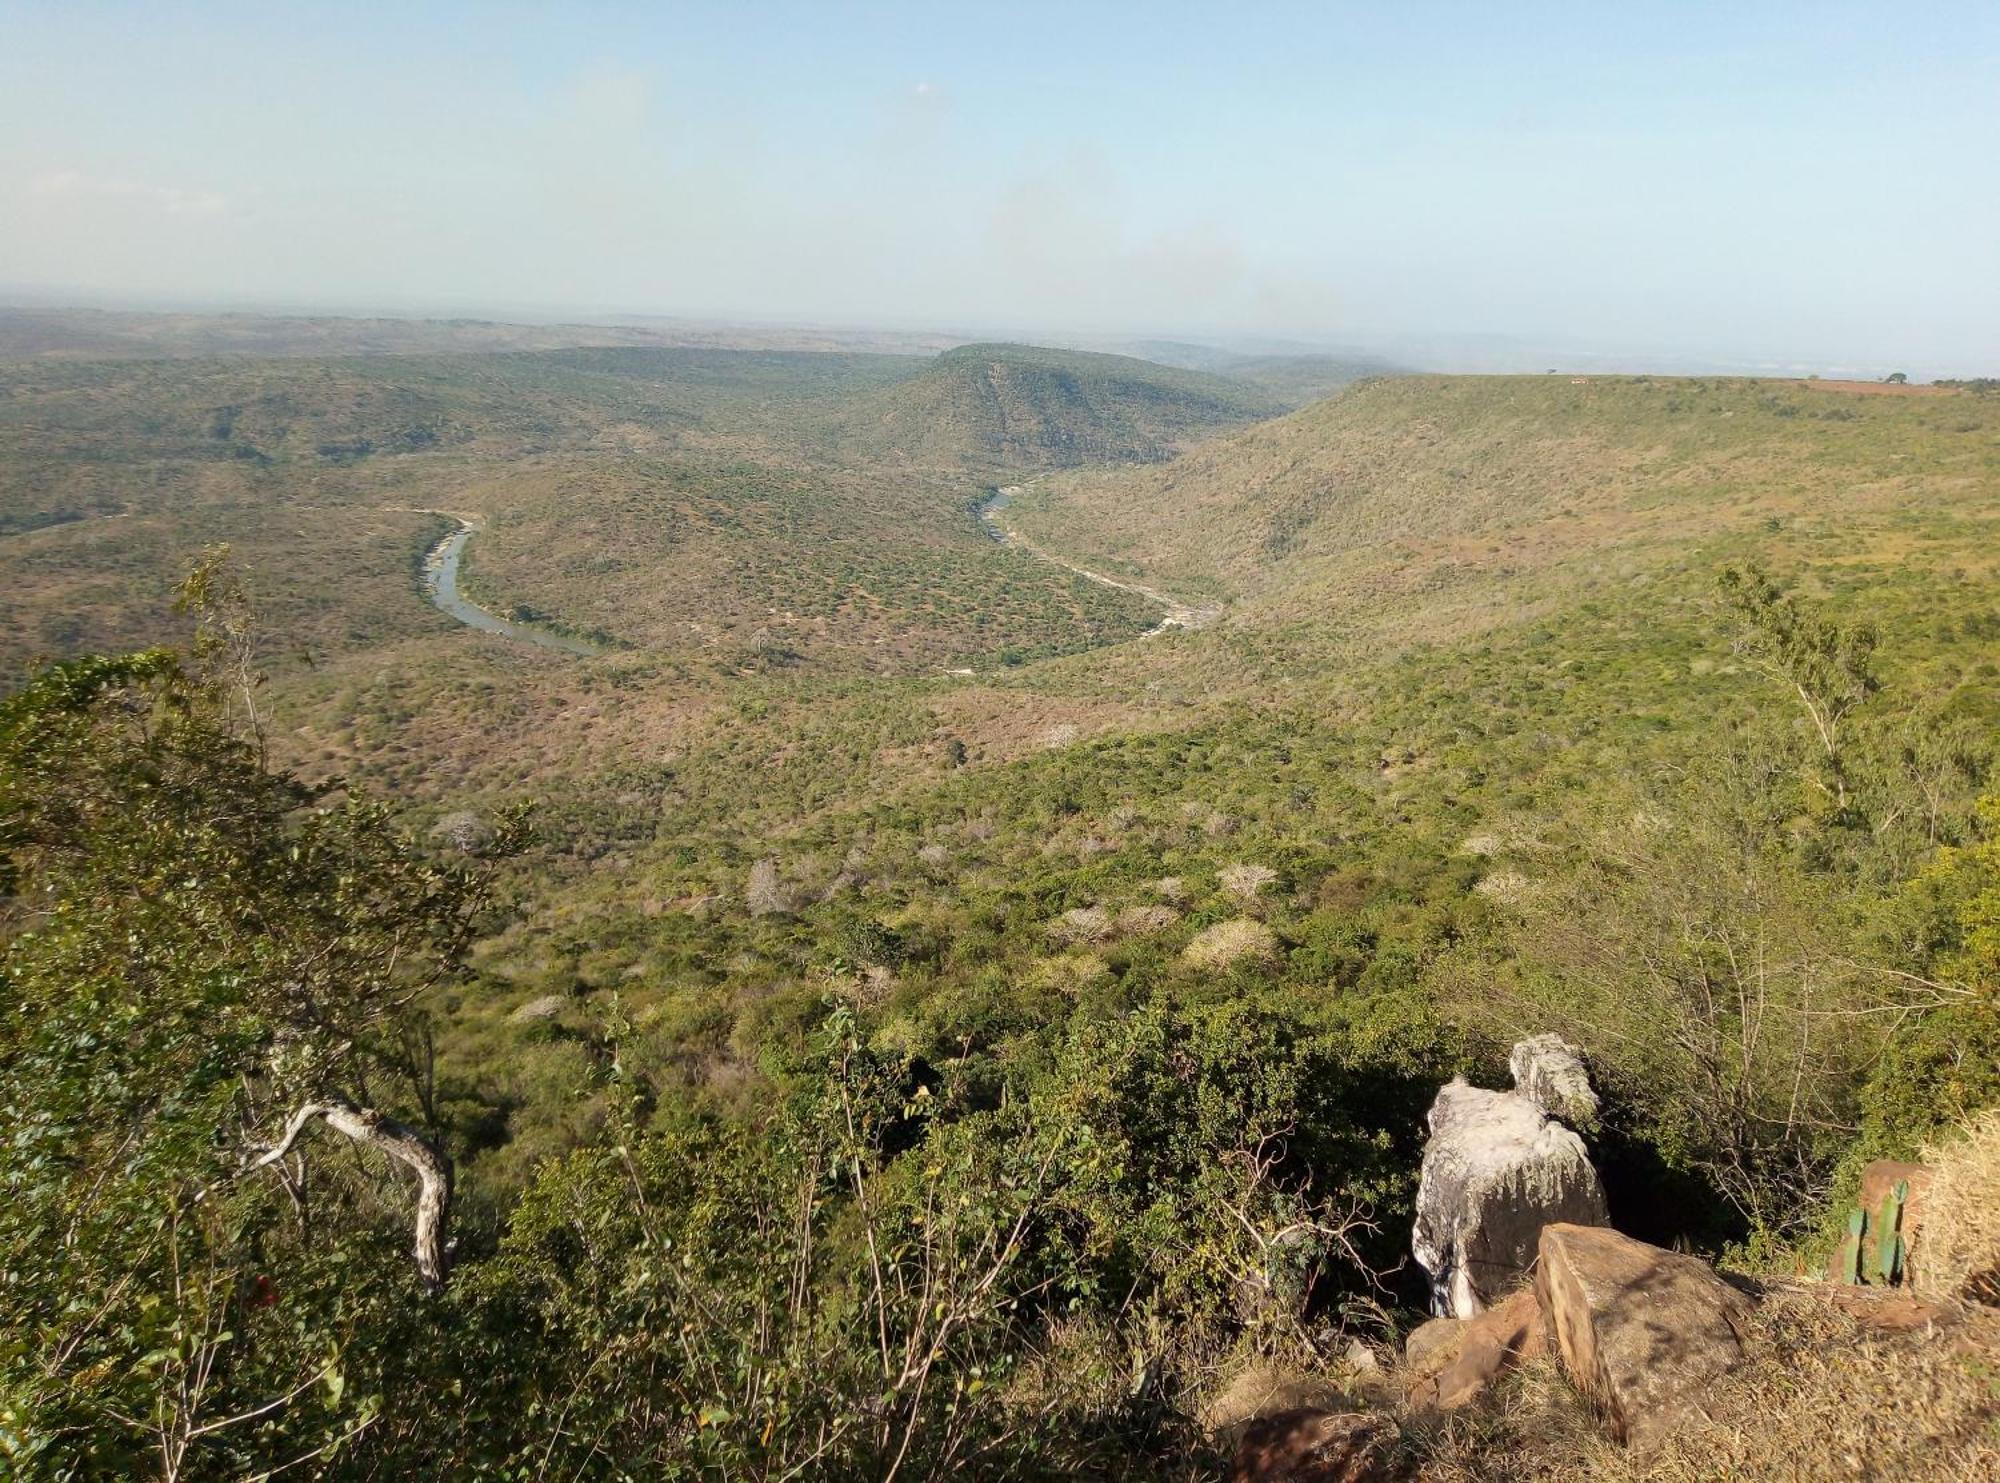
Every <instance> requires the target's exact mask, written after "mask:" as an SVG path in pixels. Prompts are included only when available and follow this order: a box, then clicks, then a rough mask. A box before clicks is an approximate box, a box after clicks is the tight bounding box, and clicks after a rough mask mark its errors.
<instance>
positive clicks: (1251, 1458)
mask: <svg viewBox="0 0 2000 1483" xmlns="http://www.w3.org/2000/svg"><path fill="white" fill-rule="evenodd" d="M1397 1436H1398V1433H1397V1430H1396V1424H1395V1422H1394V1421H1392V1420H1390V1419H1389V1418H1388V1417H1386V1416H1383V1415H1379V1414H1377V1413H1375V1412H1372V1411H1350V1412H1331V1411H1313V1410H1299V1411H1282V1412H1279V1413H1278V1414H1277V1415H1275V1416H1266V1417H1263V1418H1261V1419H1259V1420H1257V1421H1253V1422H1251V1423H1250V1425H1249V1426H1248V1427H1247V1428H1246V1429H1245V1430H1244V1433H1243V1440H1242V1441H1241V1442H1240V1443H1238V1444H1237V1448H1236V1458H1235V1461H1234V1462H1233V1463H1232V1464H1231V1465H1230V1469H1229V1483H1389V1480H1392V1479H1394V1478H1397V1477H1399V1476H1401V1474H1400V1471H1399V1470H1398V1468H1397V1467H1396V1465H1395V1447H1396V1441H1397Z"/></svg>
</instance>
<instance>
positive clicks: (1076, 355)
mask: <svg viewBox="0 0 2000 1483" xmlns="http://www.w3.org/2000/svg"><path fill="white" fill-rule="evenodd" d="M1281 410H1283V404H1282V403H1281V402H1280V401H1279V400H1278V399H1276V398H1274V397H1272V396H1271V395H1270V394H1268V393H1267V392H1265V391H1263V390H1261V389H1259V388H1257V387H1254V386H1249V385H1246V384H1243V383H1240V382H1234V381H1229V380H1225V379H1223V378H1221V377H1218V376H1210V375H1206V374H1203V373H1202V372H1199V371H1186V370H1180V369H1177V368H1175V367H1172V366H1162V365H1155V364H1153V363H1152V362H1150V361H1142V360H1135V359H1133V358H1131V357H1129V356H1122V355H1096V354H1090V353H1087V352H1083V351H1073V350H1047V349H1043V348H1040V347H1038V346H1028V345H962V346H960V347H959V348H958V349H956V350H951V351H947V352H946V353H945V354H943V355H941V356H939V357H938V358H937V359H936V360H935V361H933V362H932V363H931V364H930V365H929V366H927V367H925V368H924V370H923V371H922V372H920V373H919V374H918V375H916V376H915V377H913V378H911V379H910V380H908V381H906V382H904V383H902V384H901V385H898V386H894V387H890V388H888V389H886V390H885V391H882V392H879V393H877V394H874V395H872V396H866V397H863V398H861V399H859V400H858V401H857V404H856V406H855V408H854V412H853V417H852V423H851V428H852V433H853V435H854V436H855V438H856V439H857V440H860V441H863V442H865V443H867V444H869V445H871V446H875V447H879V448H881V449H883V450H884V451H890V452H894V453H896V454H899V455H901V456H903V457H905V458H908V459H909V460H910V461H912V462H914V463H919V464H925V465H937V464H940V463H953V464H956V463H968V462H970V463H977V462H981V461H984V462H988V463H993V464H1000V465H1016V466H1018V465H1022V464H1027V465H1032V466H1064V465H1071V464H1080V463H1124V462H1135V461H1136V462H1152V461H1157V460H1161V459H1164V458H1167V457H1169V456H1171V454H1172V453H1173V452H1174V450H1175V449H1176V448H1177V447H1179V446H1181V445H1183V444H1185V443H1189V442H1192V441H1194V440H1196V439H1198V438H1201V437H1205V436H1209V435H1211V434H1214V433H1217V432H1220V431H1223V430H1225V429H1227V428H1231V427H1236V426H1240V425H1241V424H1243V423H1246V422H1250V421H1254V420H1256V419H1258V418H1262V417H1270V416H1274V415H1276V414H1277V413H1278V412H1279V411H1281Z"/></svg>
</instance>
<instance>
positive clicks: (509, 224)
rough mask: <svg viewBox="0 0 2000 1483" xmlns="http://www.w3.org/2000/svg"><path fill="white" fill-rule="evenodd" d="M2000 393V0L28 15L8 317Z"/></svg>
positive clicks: (2, 155) (264, 6) (12, 162)
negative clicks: (1641, 366)
mask: <svg viewBox="0 0 2000 1483" xmlns="http://www.w3.org/2000/svg"><path fill="white" fill-rule="evenodd" d="M35 290H39V291H42V292H44V293H49V292H53V293H54V294H55V295H56V296H58V297H61V296H65V295H66V296H68V297H71V298H76V299H83V298H93V299H97V300H101V301H111V300H117V301H126V302H143V301H151V302H165V301H170V300H171V301H182V302H186V301H230V302H240V303H255V304H264V305H275V304H284V305H291V306H310V305H323V306H339V307H365V306H381V307H391V308H400V309H424V310H437V309H444V310H458V311H464V312H474V311H486V312H493V311H505V310H512V311H516V312H520V311H526V310H533V309H540V310H546V311H551V312H577V311H582V310H596V311H604V312H613V311H626V312H633V311H641V312H657V313H669V314H700V315H755V316H759V317H766V318H798V317H812V318H818V319H825V320H840V321H891V322H895V323H899V324H944V325H948V326H974V325H976V326H1012V327H1019V328H1021V329H1023V330H1032V329H1036V328H1045V329H1071V330H1074V331H1107V330H1135V331H1139V330H1143V331H1167V332H1184V333H1185V332H1209V333H1217V332H1223V331H1243V330H1254V331H1262V332H1266V333H1274V334H1286V335H1297V336H1331V337H1343V336H1345V337H1359V336H1366V335H1374V334H1380V333H1383V332H1409V333H1428V334H1442V333H1485V332H1496V333H1511V334H1526V335H1532V336H1536V337H1539V338H1551V337H1567V338H1571V339H1574V340H1577V341H1579V342H1584V343H1589V344H1596V345H1602V346H1651V347H1661V348H1663V349H1672V348H1679V349H1684V350H1691V351H1696V352H1716V353H1731V354H1745V355H1771V356H1788V357H1819V358H1824V359H1832V360H1835V361H1839V362H1843V363H1853V364H1863V365H1865V364H1891V363H1904V362H1907V363H1909V369H1911V370H1913V371H1917V372H1919V373H1923V372H1926V371H1950V370H1954V369H1979V368H1984V369H1994V368H1995V367H1996V365H2000V3H1996V0H1983V3H1978V4H1967V5H1958V6H1953V5H1943V4H1925V3H1922V0H1899V3H1895V4H1891V3H1889V0H1878V3H1875V4H1870V5H1843V4H1829V3H1813V4H1777V3H1768V4H1758V3H1755V0H1735V3H1731V4H1716V5H1698V4H1693V3H1681V4H1672V5H1667V4H1661V5H1654V6H1642V5H1638V4H1635V3H1629V0H1617V3H1609V0H1595V3H1588V4H1575V5H1558V4H1533V5H1531V4H1504V3H1481V4H1465V5H1444V4H1419V3H1389V0H1378V3H1374V4H1366V5H1345V4H1317V5H1278V4H1261V5H1260V4H1254V3H1236V4H1228V5H1224V4H1215V5H1201V6H1197V5H1174V4H1167V3H1154V4H1144V5H1141V4H1131V5H1113V4H1104V3H1099V4H1092V3H1088V0H1068V3H1063V4H1047V5H1044V4H1040V3H1028V0H1012V3H998V0H987V3H979V4H956V3H951V0H929V3H910V4H881V5H843V4H837V3H834V0H822V3H800V4H756V3H751V0H738V3H733V4H694V3H684V4H673V3H655V4H651V5H643V6H641V5H631V6H623V5H584V4H577V5H555V4H545V5H534V6H510V5H502V4H492V3H481V4H463V5H444V4H437V5H424V4H417V3H404V4H396V5H379V6H378V5H369V4H361V3H348V4H342V5H338V6H335V5H306V4H287V3H278V0H260V3H246V4H201V3H197V0H178V3H172V4H156V5H140V4H117V5H111V4H92V3H86V0H62V3H60V4H46V5H34V4H19V3H13V0H0V294H8V293H11V294H13V295H15V296H17V297H18V296H19V295H20V294H22V293H23V292H26V291H35Z"/></svg>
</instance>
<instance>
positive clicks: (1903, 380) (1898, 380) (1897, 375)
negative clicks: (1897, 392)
mask: <svg viewBox="0 0 2000 1483" xmlns="http://www.w3.org/2000/svg"><path fill="white" fill-rule="evenodd" d="M1882 379H1883V380H1884V381H1886V382H1888V383H1889V385H1891V386H1903V385H1905V384H1907V383H1908V381H1909V379H1910V378H1909V376H1908V375H1907V374H1906V373H1905V372H1902V371H1891V372H1890V373H1889V374H1888V375H1887V376H1884V377H1883V378H1882Z"/></svg>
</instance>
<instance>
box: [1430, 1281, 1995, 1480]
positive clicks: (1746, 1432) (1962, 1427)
mask: <svg viewBox="0 0 2000 1483" xmlns="http://www.w3.org/2000/svg"><path fill="white" fill-rule="evenodd" d="M1746 1337H1747V1343H1748V1348H1749V1351H1750V1358H1749V1361H1748V1362H1747V1363H1746V1364H1745V1365H1744V1366H1743V1367H1742V1368H1741V1369H1739V1370H1737V1371H1735V1372H1734V1373H1733V1374H1731V1375H1729V1376H1726V1377H1725V1378H1723V1379H1722V1380H1720V1381H1718V1382H1717V1383H1716V1384H1715V1385H1714V1386H1713V1387H1712V1388H1711V1389H1710V1390H1709V1392H1708V1393H1707V1394H1706V1395H1705V1396H1703V1397H1702V1398H1701V1406H1702V1409H1701V1410H1700V1411H1699V1412H1697V1413H1695V1414H1694V1415H1693V1416H1692V1417H1691V1418H1690V1421H1689V1423H1688V1424H1687V1425H1686V1426H1684V1427H1683V1428H1682V1429H1681V1430H1680V1431H1679V1432H1678V1433H1677V1434H1675V1435H1674V1436H1673V1437H1672V1438H1671V1439H1670V1440H1669V1441H1668V1442H1667V1443H1666V1444H1665V1445H1664V1446H1662V1447H1661V1448H1660V1449H1659V1450H1658V1451H1656V1452H1655V1453H1653V1454H1652V1455H1650V1456H1640V1455H1635V1454H1633V1453H1630V1452H1626V1451H1624V1450H1622V1449H1620V1448H1618V1447H1615V1446H1613V1445H1612V1444H1611V1443H1610V1442H1608V1441H1607V1440H1606V1439H1605V1438H1604V1436H1603V1434H1602V1431H1601V1428H1600V1427H1599V1425H1598V1422H1597V1419H1596V1417H1595V1416H1594V1415H1593V1414H1592V1412H1591V1410H1590V1408H1589V1406H1588V1404H1587V1403H1586V1402H1585V1401H1584V1400H1583V1398H1582V1397H1580V1396H1579V1395H1578V1394H1577V1393H1576V1391H1575V1390H1574V1389H1572V1388H1571V1386H1570V1385H1569V1383H1568V1382H1567V1381H1566V1380H1565V1379H1564V1378H1563V1377H1562V1375H1561V1373H1560V1372H1559V1370H1558V1369H1557V1368H1556V1366H1555V1363H1554V1361H1553V1360H1549V1359H1544V1360H1537V1361H1535V1362H1533V1363H1531V1364H1528V1365H1525V1366H1523V1367H1522V1369H1520V1370H1519V1371H1517V1372H1516V1373H1514V1374H1513V1375H1511V1376H1509V1377H1507V1378H1506V1379H1504V1380H1503V1381H1502V1382H1501V1383H1500V1384H1499V1385H1498V1386H1497V1387H1496V1388H1495V1389H1494V1391H1493V1392H1492V1394H1491V1395H1490V1396H1489V1397H1488V1398H1487V1399H1486V1400H1485V1401H1484V1402H1483V1403H1482V1404H1480V1405H1478V1406H1474V1407H1471V1408H1468V1409H1467V1410H1466V1411H1462V1412H1457V1413H1453V1414H1451V1415H1449V1416H1439V1415H1436V1414H1432V1415H1427V1416H1416V1417H1412V1418H1409V1419H1408V1421H1407V1422H1406V1439H1407V1441H1408V1443H1409V1445H1410V1447H1411V1448H1412V1450H1413V1451H1414V1452H1415V1454H1416V1459H1415V1460H1416V1474H1415V1476H1416V1477H1417V1478H1419V1479H1421V1480H1423V1483H1475V1480H1477V1483H1517V1480H1518V1483H1525V1480H1531V1479H1532V1480H1543V1479H1566V1480H1567V1479H1597V1480H1604V1483H1638V1480H1642V1479H1643V1480H1648V1483H1717V1480H1725V1479H1735V1480H1752V1479H1760V1480H1761V1479H1774V1480H1775V1479H1811V1480H1815V1483H1824V1480H1833V1479H1877V1478H1879V1479H1900V1478H1909V1479H1932V1478H1936V1479H1945V1478H1949V1479H1953V1480H1963V1483H1976V1480H1996V1479H2000V1314H1996V1313H1992V1312H1989V1311H1987V1310H1984V1309H1952V1310H1950V1311H1948V1312H1947V1313H1946V1314H1945V1315H1944V1317H1943V1318H1941V1319H1940V1320H1939V1321H1938V1322H1937V1323H1936V1324H1934V1325H1926V1326H1923V1327H1919V1328H1915V1329H1910V1330H1906V1331H1901V1332H1891V1331H1887V1330H1882V1329H1877V1328H1872V1327H1870V1326H1869V1325H1867V1324H1865V1323H1863V1322H1861V1321H1859V1320H1857V1319H1856V1318H1854V1317H1852V1316H1850V1315H1849V1314H1847V1313H1845V1312H1842V1311H1841V1310H1840V1309H1838V1308H1835V1307H1833V1306H1832V1305H1831V1304H1829V1303H1828V1302H1826V1301H1825V1298H1824V1296H1823V1295H1821V1294H1818V1293H1816V1292H1815V1291H1814V1290H1813V1289H1812V1288H1810V1287H1802V1288H1794V1289H1781V1290H1778V1291H1776V1292H1774V1293H1772V1294H1771V1295H1770V1296H1769V1297H1768V1298H1767V1299H1766V1301H1765V1302H1764V1303H1763V1304H1762V1305H1761V1306H1760V1307H1759V1309H1758V1310H1757V1316H1756V1319H1755V1322H1754V1324H1753V1327H1752V1331H1751V1333H1750V1334H1749V1335H1748V1336H1746Z"/></svg>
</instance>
